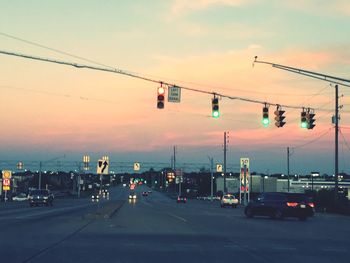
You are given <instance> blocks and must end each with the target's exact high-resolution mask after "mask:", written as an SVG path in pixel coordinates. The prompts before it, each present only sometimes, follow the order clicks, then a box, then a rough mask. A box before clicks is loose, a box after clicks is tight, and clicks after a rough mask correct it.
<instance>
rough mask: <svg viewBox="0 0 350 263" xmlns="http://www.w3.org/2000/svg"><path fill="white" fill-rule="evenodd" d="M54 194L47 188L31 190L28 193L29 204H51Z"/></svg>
mask: <svg viewBox="0 0 350 263" xmlns="http://www.w3.org/2000/svg"><path fill="white" fill-rule="evenodd" d="M53 199H54V196H53V194H52V193H51V192H50V191H49V190H45V189H40V190H32V191H30V193H29V195H28V200H29V205H30V206H34V205H35V206H38V205H41V204H43V205H46V206H49V205H50V206H52V205H53Z"/></svg>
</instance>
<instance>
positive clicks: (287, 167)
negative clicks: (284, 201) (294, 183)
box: [287, 147, 289, 193]
mask: <svg viewBox="0 0 350 263" xmlns="http://www.w3.org/2000/svg"><path fill="white" fill-rule="evenodd" d="M287 174H288V193H289V147H287Z"/></svg>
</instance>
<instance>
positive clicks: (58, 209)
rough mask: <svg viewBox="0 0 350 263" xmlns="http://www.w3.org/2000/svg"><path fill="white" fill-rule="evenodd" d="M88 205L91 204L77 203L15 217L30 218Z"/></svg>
mask: <svg viewBox="0 0 350 263" xmlns="http://www.w3.org/2000/svg"><path fill="white" fill-rule="evenodd" d="M90 205H91V204H84V205H78V206H70V207H63V208H54V209H52V210H48V211H42V212H39V213H33V214H29V215H23V216H17V217H15V218H16V219H25V218H32V217H36V216H41V215H47V214H52V213H57V212H61V211H70V210H74V209H77V208H82V207H87V206H90ZM35 212H37V211H35Z"/></svg>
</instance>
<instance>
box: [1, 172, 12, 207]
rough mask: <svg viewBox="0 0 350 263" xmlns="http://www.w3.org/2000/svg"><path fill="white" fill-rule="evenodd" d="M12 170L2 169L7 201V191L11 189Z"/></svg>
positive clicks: (3, 187) (3, 188) (3, 186)
mask: <svg viewBox="0 0 350 263" xmlns="http://www.w3.org/2000/svg"><path fill="white" fill-rule="evenodd" d="M11 177H12V172H11V171H9V170H3V171H2V190H3V191H5V202H6V201H7V191H10V189H11Z"/></svg>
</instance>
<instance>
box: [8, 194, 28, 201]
mask: <svg viewBox="0 0 350 263" xmlns="http://www.w3.org/2000/svg"><path fill="white" fill-rule="evenodd" d="M27 200H28V196H27V195H26V194H25V193H20V194H18V195H16V196H14V197H12V201H27Z"/></svg>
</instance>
